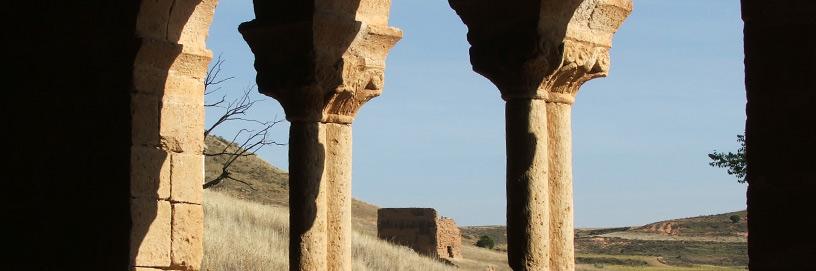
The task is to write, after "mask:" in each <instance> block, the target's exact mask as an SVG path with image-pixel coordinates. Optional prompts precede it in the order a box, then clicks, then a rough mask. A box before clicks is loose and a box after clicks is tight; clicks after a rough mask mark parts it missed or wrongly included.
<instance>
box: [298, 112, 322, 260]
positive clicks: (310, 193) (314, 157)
mask: <svg viewBox="0 0 816 271" xmlns="http://www.w3.org/2000/svg"><path fill="white" fill-rule="evenodd" d="M325 138H326V137H325V129H323V125H322V124H320V123H318V122H292V126H291V127H290V130H289V226H290V228H289V270H293V271H296V270H314V271H323V270H326V266H327V265H326V261H327V256H326V253H327V247H328V246H327V245H328V244H327V243H328V240H327V234H326V233H327V217H326V216H327V213H328V212H327V210H328V205H327V202H326V198H327V193H326V187H327V185H326V182H325V181H324V180H325V178H324V176H325V175H326V147H325V146H326V144H325V143H326V142H325Z"/></svg>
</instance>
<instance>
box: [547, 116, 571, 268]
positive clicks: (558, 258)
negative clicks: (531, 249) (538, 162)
mask: <svg viewBox="0 0 816 271" xmlns="http://www.w3.org/2000/svg"><path fill="white" fill-rule="evenodd" d="M571 113H572V105H570V104H565V103H547V133H548V134H549V138H548V146H549V148H548V149H549V157H548V158H549V188H550V268H551V270H557V271H561V270H575V244H574V234H575V233H574V230H573V228H574V225H573V201H572V126H571V118H572V117H571Z"/></svg>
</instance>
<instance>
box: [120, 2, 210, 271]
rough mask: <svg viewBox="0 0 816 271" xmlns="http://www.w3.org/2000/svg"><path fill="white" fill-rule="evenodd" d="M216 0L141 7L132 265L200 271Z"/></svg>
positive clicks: (135, 76) (134, 120)
mask: <svg viewBox="0 0 816 271" xmlns="http://www.w3.org/2000/svg"><path fill="white" fill-rule="evenodd" d="M216 5H217V0H144V1H142V2H141V6H140V7H139V12H138V16H137V19H136V31H135V36H136V37H135V38H136V43H137V47H138V48H137V53H136V56H135V60H134V64H133V85H132V91H131V94H130V95H131V114H132V115H131V125H132V129H131V131H132V134H131V140H132V146H131V180H130V183H131V186H130V187H131V221H132V228H131V236H130V252H131V255H130V259H131V266H132V267H134V268H136V269H139V268H153V269H161V270H169V269H173V270H179V269H181V270H199V269H200V265H201V261H202V257H203V244H202V241H203V231H204V224H203V216H204V211H203V208H202V205H201V204H202V203H203V199H202V195H203V189H202V182H203V179H204V157H203V155H202V152H203V147H204V135H203V132H202V131H204V77H205V75H206V72H207V67H208V64H209V62H210V60H211V58H212V53H211V51H210V50H208V49H207V48H206V42H205V41H206V38H207V33H208V31H209V28H210V23H211V22H212V19H213V15H214V12H215V7H216Z"/></svg>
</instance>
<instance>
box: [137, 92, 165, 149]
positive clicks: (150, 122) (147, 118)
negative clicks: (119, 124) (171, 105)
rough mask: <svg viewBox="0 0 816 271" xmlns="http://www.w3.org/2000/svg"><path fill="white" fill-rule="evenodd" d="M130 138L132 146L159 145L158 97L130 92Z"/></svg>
mask: <svg viewBox="0 0 816 271" xmlns="http://www.w3.org/2000/svg"><path fill="white" fill-rule="evenodd" d="M130 112H131V139H132V142H133V145H134V146H146V147H158V146H159V141H160V140H159V133H158V131H159V116H160V110H159V98H157V97H155V96H153V95H143V94H135V93H134V94H131V101H130Z"/></svg>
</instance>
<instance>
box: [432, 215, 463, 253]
mask: <svg viewBox="0 0 816 271" xmlns="http://www.w3.org/2000/svg"><path fill="white" fill-rule="evenodd" d="M436 223H437V227H436V253H437V255H439V257H443V258H462V233H461V232H460V231H459V227H458V226H456V222H455V221H453V219H450V218H446V217H441V218H438V219H437V222H436ZM448 248H450V249H448Z"/></svg>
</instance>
